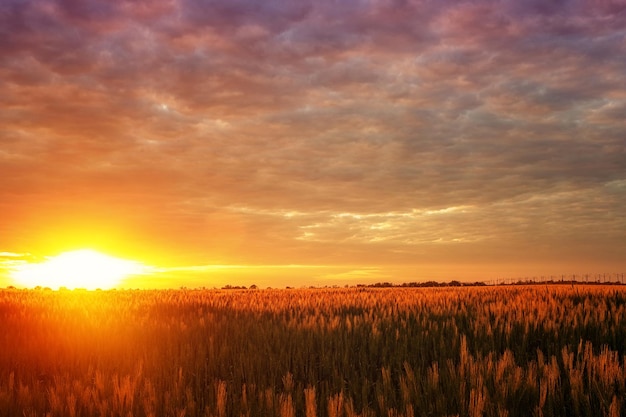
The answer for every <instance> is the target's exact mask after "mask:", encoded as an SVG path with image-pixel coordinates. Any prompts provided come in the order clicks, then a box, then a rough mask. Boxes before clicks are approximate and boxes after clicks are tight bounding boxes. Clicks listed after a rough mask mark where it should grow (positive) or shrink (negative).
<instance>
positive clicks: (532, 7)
mask: <svg viewBox="0 0 626 417" xmlns="http://www.w3.org/2000/svg"><path fill="white" fill-rule="evenodd" d="M75 3H76V2H73V1H53V0H48V1H41V2H18V1H6V2H3V4H2V5H1V6H0V48H1V49H2V50H3V51H4V53H3V54H2V57H0V80H2V81H0V87H1V88H2V91H3V95H2V97H1V98H0V107H1V110H2V111H0V126H1V127H0V140H1V141H2V147H1V150H0V170H1V173H2V176H3V179H4V180H3V181H2V184H0V215H2V216H3V218H6V219H10V221H11V223H4V224H3V225H2V226H0V229H2V230H0V231H1V232H3V233H2V234H3V235H4V236H5V238H2V239H0V243H3V244H4V245H8V246H6V249H4V248H3V247H2V246H0V250H6V251H13V250H14V249H11V248H10V242H11V240H13V239H15V238H14V237H13V236H16V235H20V234H22V233H32V234H37V233H38V232H39V231H41V229H42V228H46V227H48V226H46V224H48V223H50V222H55V219H56V221H57V222H60V223H64V221H61V220H59V217H63V218H66V217H67V218H69V217H72V216H73V213H77V212H78V213H80V214H81V215H82V216H84V217H85V220H84V222H88V221H89V220H88V219H89V217H90V216H91V217H92V218H93V219H99V220H102V219H104V218H108V219H113V218H116V219H120V218H121V220H119V221H112V223H115V227H113V225H112V226H111V227H112V228H114V229H119V230H125V229H126V230H131V229H132V230H133V232H132V233H133V234H137V235H141V236H144V238H137V240H138V241H142V242H145V241H146V240H149V241H152V240H155V239H154V236H158V235H160V236H161V237H160V238H159V239H157V240H159V242H162V243H163V242H165V243H163V244H164V245H165V246H167V248H168V250H172V251H176V250H179V251H181V252H185V251H186V252H188V253H194V254H196V255H194V256H197V258H196V259H194V260H195V261H200V260H201V259H200V258H202V257H211V258H215V261H220V262H226V261H228V263H230V262H231V261H232V262H233V263H234V264H238V262H239V261H240V260H241V259H242V257H243V258H245V257H250V258H252V259H254V262H257V263H258V262H261V263H263V262H265V261H264V260H266V261H267V262H270V263H272V264H273V263H275V262H276V261H277V260H278V259H279V258H280V257H291V258H289V259H292V258H293V259H294V260H293V262H294V263H303V264H309V263H310V262H309V260H310V259H309V258H314V259H316V260H319V261H320V262H322V261H324V259H325V257H328V258H332V259H333V260H338V259H340V258H341V256H339V255H338V253H344V254H346V255H345V256H346V257H348V258H350V259H351V262H352V261H354V260H359V259H366V258H367V256H366V255H364V254H367V253H369V252H368V251H370V250H372V249H371V248H374V249H373V250H375V251H378V252H377V253H379V254H378V255H376V256H373V258H376V259H383V258H386V259H390V260H391V259H394V260H398V259H400V258H402V257H404V258H402V259H401V260H402V262H409V261H410V259H411V258H410V255H409V254H411V253H412V252H414V251H415V252H419V253H423V254H424V255H423V257H425V258H427V257H428V256H429V254H432V257H433V258H438V259H446V256H448V257H449V258H452V259H454V257H459V258H468V257H471V256H478V255H480V256H483V257H485V258H487V257H488V254H489V253H490V250H492V249H493V250H494V251H495V252H497V253H500V252H501V249H502V248H501V247H500V248H496V247H495V246H497V245H498V243H497V242H502V241H503V240H504V241H507V242H510V245H509V244H508V243H507V244H505V245H504V246H507V245H508V246H507V247H508V249H506V252H507V253H508V255H507V256H509V257H511V258H514V256H515V255H514V254H515V253H516V252H518V253H519V252H524V251H525V249H524V247H525V246H524V245H529V246H530V247H531V248H532V247H533V245H535V244H536V242H537V241H541V240H542V239H543V240H544V241H546V242H551V244H552V245H553V247H554V245H556V246H559V245H562V246H567V245H569V243H567V242H570V241H572V239H573V240H575V241H576V242H583V241H584V236H588V237H589V239H591V241H593V242H595V243H596V247H597V249H593V252H594V253H597V254H598V256H600V257H601V256H602V251H603V250H608V251H609V252H611V251H613V249H610V250H609V249H607V248H608V247H609V246H610V245H617V246H616V247H617V248H618V249H619V248H623V244H619V243H615V242H616V240H615V239H616V236H617V235H619V234H620V233H621V234H623V233H624V232H625V231H626V226H625V225H624V217H623V215H622V214H621V210H620V209H619V207H620V204H622V205H623V203H624V200H625V199H626V197H625V196H624V193H623V189H622V188H623V187H619V186H616V185H615V184H621V182H623V181H624V178H626V170H625V166H624V164H623V161H624V152H625V148H624V139H623V138H624V137H626V131H625V127H624V123H623V120H624V114H625V109H626V98H625V97H626V96H625V94H624V93H625V89H624V85H623V74H624V73H626V60H624V58H623V57H624V56H626V50H625V48H626V46H625V45H626V43H625V42H624V36H625V35H624V31H623V23H624V4H623V2H620V1H608V2H589V1H564V2H556V3H550V4H544V3H543V2H524V3H519V2H500V3H494V2H489V1H477V2H460V3H459V2H447V1H443V2H430V1H406V2H386V1H373V2H370V1H368V2H366V1H349V2H341V3H340V4H337V3H336V2H327V1H318V2H295V3H294V2H285V1H280V0H272V1H267V2H257V1H244V0H242V1H221V0H217V1H210V2H201V1H197V0H172V1H159V2H143V1H140V2H127V1H123V2H115V3H111V2H103V1H88V2H79V3H80V4H78V3H76V4H75ZM455 207H457V208H459V207H462V208H464V209H463V210H456V209H454V210H453V209H452V208H455ZM243 208H245V209H243ZM446 210H452V211H446ZM137 213H141V214H137ZM286 213H292V215H291V216H288V215H286ZM293 213H296V214H293ZM427 213H432V214H431V215H428V214H427ZM435 213H437V214H435ZM145 236H149V237H145ZM22 240H23V241H26V240H28V239H23V238H22ZM176 241H178V242H180V244H179V245H176V244H174V243H173V242H176ZM222 242H223V247H221V248H220V243H222ZM268 242H271V243H268ZM26 246H28V245H27V244H26V243H24V245H23V247H22V249H23V250H27V248H26ZM177 246H181V248H180V249H176V247H177ZM500 246H502V245H500ZM579 246H580V247H581V248H582V247H583V246H584V245H583V243H580V245H579ZM183 247H184V248H183ZM585 247H586V246H585ZM472 248H473V249H472ZM22 249H20V250H22ZM15 250H17V249H15ZM576 250H578V249H576ZM576 250H575V249H572V251H574V252H575V251H576ZM502 251H504V249H502ZM551 251H552V252H551V253H554V256H555V257H558V256H560V255H559V253H560V252H559V250H556V249H551ZM530 252H533V253H537V254H538V253H539V250H534V249H533V250H530ZM216 253H217V254H219V255H214V254H216ZM272 253H274V254H273V255H272ZM611 253H612V252H611ZM212 254H213V255H212ZM399 254H402V255H399ZM181 256H182V255H181ZM537 256H539V255H537ZM183 257H184V256H183ZM220 257H223V258H224V259H221V260H220V259H217V258H220ZM268 258H271V259H268ZM235 261H236V262H235ZM290 262H291V261H290Z"/></svg>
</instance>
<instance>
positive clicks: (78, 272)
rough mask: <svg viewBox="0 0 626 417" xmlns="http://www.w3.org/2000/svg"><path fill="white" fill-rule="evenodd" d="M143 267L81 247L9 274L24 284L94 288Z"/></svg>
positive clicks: (105, 286) (107, 286)
mask: <svg viewBox="0 0 626 417" xmlns="http://www.w3.org/2000/svg"><path fill="white" fill-rule="evenodd" d="M145 269H146V267H145V266H143V265H142V264H141V263H139V262H134V261H128V260H124V259H119V258H115V257H113V256H109V255H105V254H103V253H100V252H97V251H94V250H90V249H81V250H75V251H71V252H64V253H62V254H60V255H58V256H55V257H52V258H49V259H47V260H45V261H44V262H40V263H27V264H24V265H20V266H19V267H17V268H16V269H15V270H14V271H13V273H12V274H11V276H12V278H13V279H14V280H15V281H16V282H17V283H19V284H20V285H23V286H25V287H36V286H40V287H49V288H52V289H59V288H61V287H65V288H68V289H75V288H85V289H88V290H94V289H97V288H100V289H110V288H114V287H115V286H117V285H118V284H119V283H120V282H121V281H122V280H123V279H124V278H126V277H127V276H130V275H135V274H141V273H142V272H145Z"/></svg>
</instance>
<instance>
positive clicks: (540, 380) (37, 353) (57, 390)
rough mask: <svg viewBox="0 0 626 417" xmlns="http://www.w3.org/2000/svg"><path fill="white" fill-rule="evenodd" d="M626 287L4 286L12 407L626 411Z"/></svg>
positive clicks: (405, 416)
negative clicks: (71, 288)
mask: <svg viewBox="0 0 626 417" xmlns="http://www.w3.org/2000/svg"><path fill="white" fill-rule="evenodd" d="M625 315H626V290H625V289H623V288H622V287H621V286H599V285H597V286H584V285H563V286H560V285H549V286H546V285H536V286H507V287H455V288H341V289H281V290H270V289H265V290H159V291H157V290H154V291H147V290H144V291H130V290H125V291H119V290H118V291H46V290H18V289H5V290H2V291H0V416H11V417H13V416H28V417H30V416H123V417H127V416H139V417H141V416H146V417H147V416H178V417H182V416H216V417H224V416H236V417H240V416H279V417H291V416H303V417H325V416H329V417H339V416H345V417H353V416H372V417H373V416H385V417H413V416H469V417H478V416H499V417H504V416H509V417H513V416H610V417H615V416H620V415H626V370H625V367H624V361H625V354H626V326H625V325H624V318H625Z"/></svg>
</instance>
